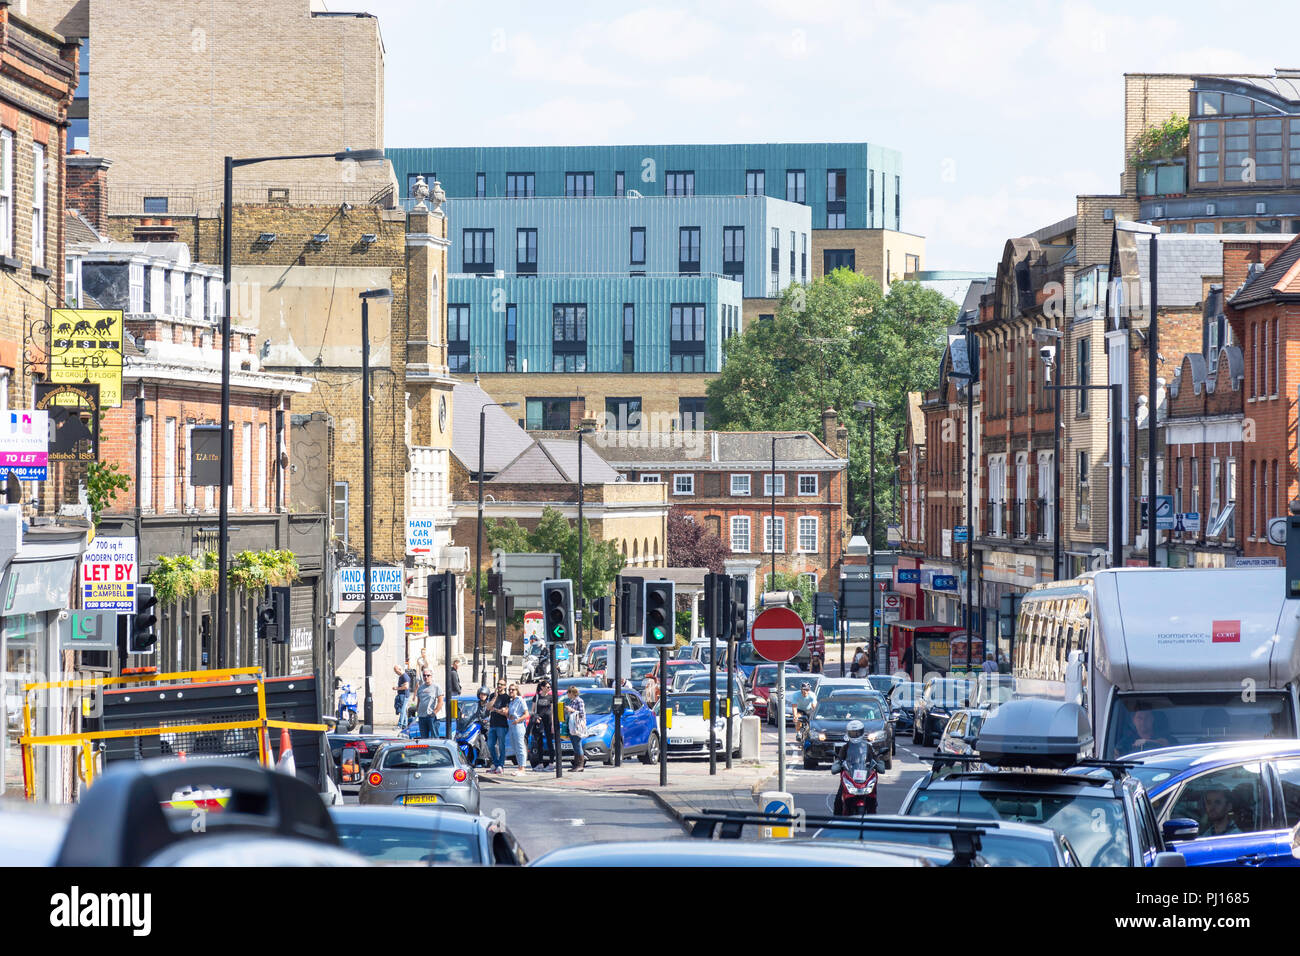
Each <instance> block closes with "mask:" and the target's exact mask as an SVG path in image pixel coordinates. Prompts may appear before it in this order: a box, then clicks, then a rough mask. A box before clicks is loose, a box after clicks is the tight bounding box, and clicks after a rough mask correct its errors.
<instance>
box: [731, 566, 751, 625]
mask: <svg viewBox="0 0 1300 956" xmlns="http://www.w3.org/2000/svg"><path fill="white" fill-rule="evenodd" d="M727 639H728V640H731V641H742V642H743V641H747V640H749V578H747V577H745V576H744V575H740V574H738V575H736V576H734V577H733V578H732V579H731V634H730V635H728V638H727Z"/></svg>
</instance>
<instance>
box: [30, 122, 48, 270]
mask: <svg viewBox="0 0 1300 956" xmlns="http://www.w3.org/2000/svg"><path fill="white" fill-rule="evenodd" d="M45 156H46V151H45V146H44V145H43V144H41V143H32V265H33V266H37V267H39V268H42V269H43V268H45V230H46V227H47V224H48V223H47V217H46V214H45V208H46V200H45V194H46V176H45Z"/></svg>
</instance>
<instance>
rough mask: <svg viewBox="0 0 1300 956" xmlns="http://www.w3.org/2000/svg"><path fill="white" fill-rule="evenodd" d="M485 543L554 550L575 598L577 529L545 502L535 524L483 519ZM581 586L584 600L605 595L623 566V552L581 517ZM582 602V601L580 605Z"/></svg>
mask: <svg viewBox="0 0 1300 956" xmlns="http://www.w3.org/2000/svg"><path fill="white" fill-rule="evenodd" d="M483 530H484V534H485V535H486V537H487V542H488V547H489V548H490V549H491V550H493V551H496V550H498V549H499V550H501V551H506V552H510V553H518V554H545V553H547V552H551V553H556V554H559V556H560V574H561V576H562V577H566V578H571V579H572V580H573V590H574V597H575V600H577V599H579V596H578V593H577V591H578V529H577V526H576V523H575V522H571V521H569V519H568V518H566V517H564V515H562V514H561V513H560V512H559V511H558V510H557V509H555V508H552V507H550V506H547V507H546V508H544V509H542V516H541V518H540V519H539V520H538V522H537V527H536V528H534V529H533V530H532V531H529V530H527V529H526V528H524V527H523V526H522V525H521V524H520V523H519V522H518V521H516V520H515V519H514V518H506V519H505V520H504V521H495V520H493V519H491V518H489V519H487V520H486V521H484V522H483ZM582 534H583V548H582V557H583V561H582V572H583V573H582V590H583V595H584V596H585V597H586V599H587V600H588V601H590V600H591V599H592V598H598V597H602V596H604V595H607V594H609V593H610V592H611V590H612V585H613V583H614V578H616V577H617V576H618V573H619V571H621V570H623V555H622V554H621V553H620V552H619V550H618V546H617V545H616V544H615V543H614V542H613V541H599V540H597V539H596V538H594V537H592V534H591V525H590V524H589V523H588V522H587V520H586V518H583V521H582ZM585 606H586V605H585V604H584V607H585Z"/></svg>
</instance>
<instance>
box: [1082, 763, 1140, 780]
mask: <svg viewBox="0 0 1300 956" xmlns="http://www.w3.org/2000/svg"><path fill="white" fill-rule="evenodd" d="M1075 766H1076V767H1100V768H1102V769H1103V770H1109V771H1110V775H1111V776H1112V777H1114V778H1115V779H1116V780H1122V779H1124V778H1125V777H1127V776H1128V774H1129V770H1130V769H1131V768H1133V767H1140V766H1142V764H1141V762H1140V761H1137V760H1080V761H1079V762H1078V763H1077V764H1075Z"/></svg>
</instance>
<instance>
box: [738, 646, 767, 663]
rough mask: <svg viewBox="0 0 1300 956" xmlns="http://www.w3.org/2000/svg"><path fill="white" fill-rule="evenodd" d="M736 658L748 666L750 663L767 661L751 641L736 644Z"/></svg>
mask: <svg viewBox="0 0 1300 956" xmlns="http://www.w3.org/2000/svg"><path fill="white" fill-rule="evenodd" d="M736 660H737V661H738V662H739V663H741V664H744V665H745V666H746V667H748V666H749V665H751V664H766V663H768V661H767V660H766V659H764V658H763V657H760V656H759V653H758V651H756V650H754V645H753V644H752V643H745V644H737V645H736Z"/></svg>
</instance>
